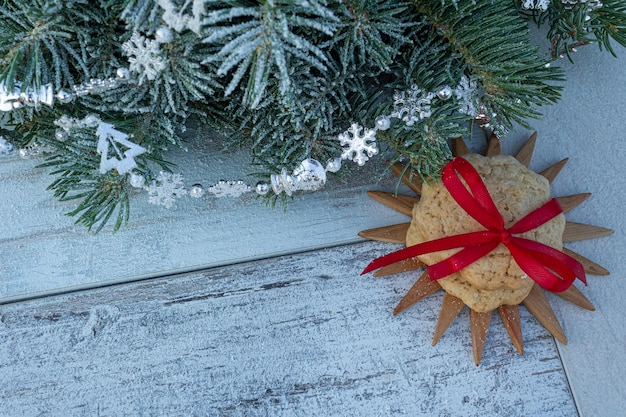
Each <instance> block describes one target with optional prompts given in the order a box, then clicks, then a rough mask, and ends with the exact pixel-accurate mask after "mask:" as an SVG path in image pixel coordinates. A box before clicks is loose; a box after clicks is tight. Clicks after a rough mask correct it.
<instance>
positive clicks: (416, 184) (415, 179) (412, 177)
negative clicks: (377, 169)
mask: <svg viewBox="0 0 626 417" xmlns="http://www.w3.org/2000/svg"><path fill="white" fill-rule="evenodd" d="M390 169H391V172H393V174H394V175H395V176H396V177H398V178H400V180H401V181H402V182H403V183H404V185H406V186H407V187H409V188H410V189H411V190H413V192H415V194H418V195H419V194H421V193H422V179H421V178H420V176H419V175H417V174H412V173H411V170H410V169H408V168H407V167H405V166H404V165H402V164H401V163H400V162H396V163H395V164H393V165H392V166H391V168H390Z"/></svg>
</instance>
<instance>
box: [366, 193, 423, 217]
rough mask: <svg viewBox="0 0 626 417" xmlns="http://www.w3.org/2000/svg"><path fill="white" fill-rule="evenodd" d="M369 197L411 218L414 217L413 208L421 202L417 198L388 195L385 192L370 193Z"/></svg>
mask: <svg viewBox="0 0 626 417" xmlns="http://www.w3.org/2000/svg"><path fill="white" fill-rule="evenodd" d="M367 195H368V196H370V198H372V199H373V200H376V201H378V202H379V203H381V204H383V205H385V206H387V207H389V208H390V209H393V210H395V211H397V212H398V213H401V214H404V215H405V216H409V217H411V216H412V215H413V206H414V205H415V204H417V203H418V202H419V201H420V199H419V198H417V197H411V196H408V195H401V194H394V193H388V192H385V191H368V192H367Z"/></svg>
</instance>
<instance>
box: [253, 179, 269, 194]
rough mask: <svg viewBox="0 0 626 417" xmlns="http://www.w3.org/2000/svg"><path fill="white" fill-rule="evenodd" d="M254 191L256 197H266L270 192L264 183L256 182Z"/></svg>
mask: <svg viewBox="0 0 626 417" xmlns="http://www.w3.org/2000/svg"><path fill="white" fill-rule="evenodd" d="M255 189H256V193H257V194H258V195H266V194H267V193H269V192H270V186H269V184H268V183H266V182H258V183H257V185H256V188H255Z"/></svg>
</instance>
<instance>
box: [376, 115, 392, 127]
mask: <svg viewBox="0 0 626 417" xmlns="http://www.w3.org/2000/svg"><path fill="white" fill-rule="evenodd" d="M390 126H391V119H390V118H389V116H378V117H377V118H376V130H387V129H389V127H390Z"/></svg>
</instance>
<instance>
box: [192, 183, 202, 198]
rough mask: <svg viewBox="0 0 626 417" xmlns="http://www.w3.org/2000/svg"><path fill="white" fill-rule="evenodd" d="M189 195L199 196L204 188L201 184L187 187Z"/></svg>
mask: <svg viewBox="0 0 626 417" xmlns="http://www.w3.org/2000/svg"><path fill="white" fill-rule="evenodd" d="M189 195H190V196H191V197H193V198H200V197H202V196H203V195H204V188H202V184H194V185H192V186H191V188H190V189H189Z"/></svg>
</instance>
